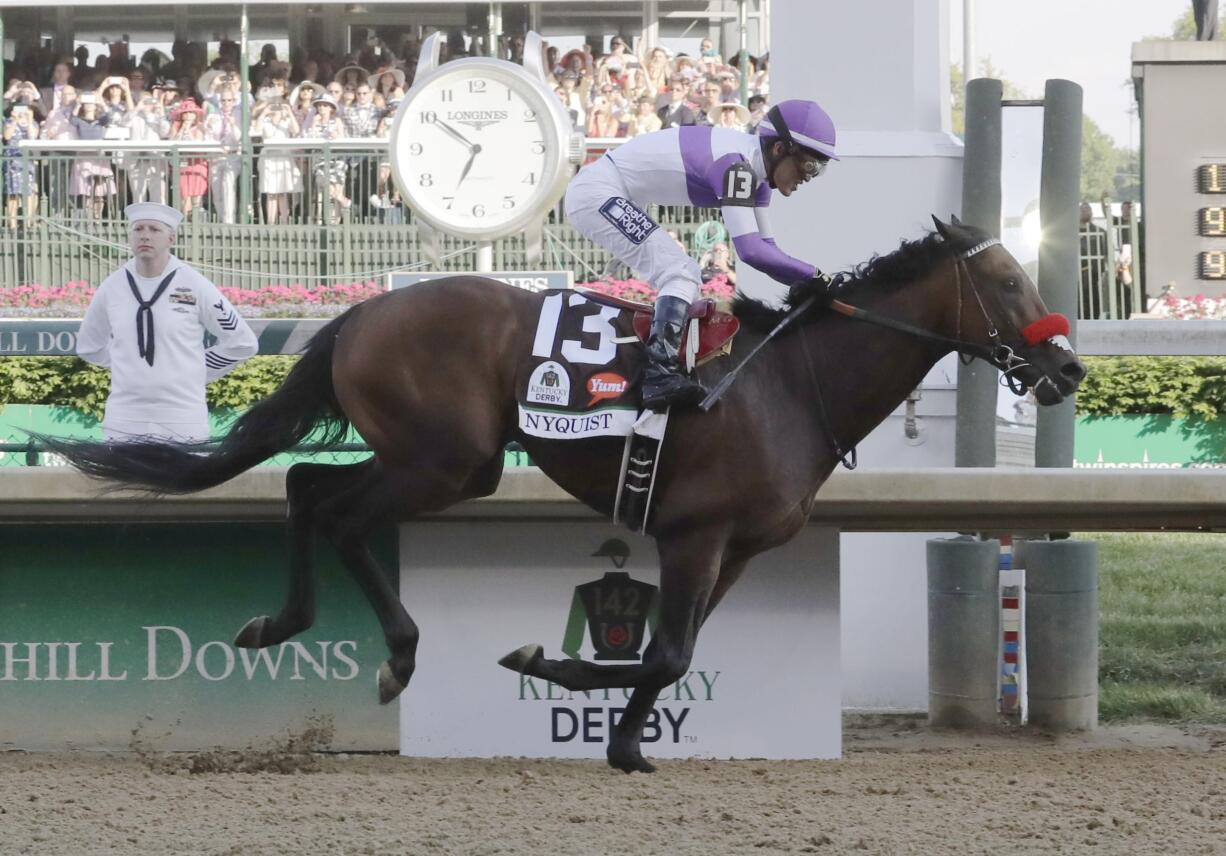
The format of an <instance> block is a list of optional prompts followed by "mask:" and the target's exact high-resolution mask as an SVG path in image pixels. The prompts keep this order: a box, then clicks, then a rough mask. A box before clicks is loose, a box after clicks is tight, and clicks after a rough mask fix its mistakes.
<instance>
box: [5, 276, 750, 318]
mask: <svg viewBox="0 0 1226 856" xmlns="http://www.w3.org/2000/svg"><path fill="white" fill-rule="evenodd" d="M579 287H580V288H588V289H591V290H593V291H599V292H602V293H604V294H609V295H612V296H614V297H621V298H624V299H626V300H636V301H639V302H642V303H652V302H654V301H655V299H656V290H655V289H654V288H653V287H652V286H651V285H650V284H648V283H646V282H643V281H642V280H637V279H625V280H621V279H605V280H596V281H594V282H584V283H579ZM95 290H96V289H95V287H94V286H92V285H90V284H89V283H86V282H80V281H78V282H68V283H65V284H63V285H51V286H47V285H18V286H13V287H11V288H0V316H3V317H8V318H80V317H81V316H83V315H84V314H85V309H86V307H88V306H89V302H90V300H91V299H93V296H94V291H95ZM383 291H384V288H383V286H382V285H380V284H379V283H377V282H375V281H373V280H370V281H367V282H351V283H346V284H337V285H316V286H307V285H301V284H297V283H295V284H293V285H268V286H264V287H262V288H231V287H229V286H221V293H222V294H224V295H225V296H226V298H227V299H229V301H230V302H231V303H233V304H234V305H235V307H236V308H237V309H238V311H239V314H240V315H242V316H243V317H244V318H334V317H336V316H337V315H339V314H341V313H342V312H344V311H345V310H346V309H348V308H349V307H350V306H353V305H354V304H356V303H361V302H362V301H363V300H366V299H367V298H370V297H374V296H375V295H377V294H382V293H383ZM702 296H703V297H712V298H714V299H716V300H719V301H724V302H730V301H731V300H732V298H733V297H735V296H736V289H735V287H734V286H733V285H732V284H731V283H729V282H728V279H727V277H725V276H717V277H715V278H714V279H712V280H711V281H710V282H707V283H705V284H704V285H703V287H702Z"/></svg>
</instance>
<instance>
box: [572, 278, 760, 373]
mask: <svg viewBox="0 0 1226 856" xmlns="http://www.w3.org/2000/svg"><path fill="white" fill-rule="evenodd" d="M575 290H576V291H578V292H580V293H582V294H583V296H584V297H586V298H587V299H588V300H590V301H592V302H593V303H599V304H602V305H604V306H616V307H617V308H618V309H626V310H629V311H630V312H633V313H634V320H633V324H634V333H635V335H637V336H638V337H639V340H640V341H641V342H643V343H644V344H646V342H647V339H648V338H650V336H651V316H652V313H653V312H654V311H655V308H654V307H653V306H652V305H651V304H650V303H639V302H638V301H635V300H623V299H622V298H620V297H613V296H611V295H608V294H604V293H602V292H599V291H594V290H592V289H587V288H577V289H575ZM687 319H688V321H689V323H687V324H686V325H685V330H684V332H683V333H682V334H681V353H682V354H683V355H685V358H686V365H687V367H688V368H693V367H694V366H700V365H702V364H703V363H705V362H707V361H708V360H713V359H715V358H716V357H719V356H722V355H724V354H727V353H729V352H730V351H731V350H732V337H733V336H735V335H736V334H737V331H738V330H739V329H740V328H741V322H740V321H738V320H737V319H736V316H734V315H733V314H732V313H730V312H720V311H719V310H718V309H716V308H715V301H714V300H711V299H710V298H703V299H701V300H695V301H694V302H693V303H691V304H690V311H689V314H688V316H687ZM695 325H697V330H698V348H697V350H692V349H691V347H690V345H689V338H690V334H691V333H692V332H693V331H694V329H695Z"/></svg>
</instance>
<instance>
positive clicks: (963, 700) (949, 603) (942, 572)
mask: <svg viewBox="0 0 1226 856" xmlns="http://www.w3.org/2000/svg"><path fill="white" fill-rule="evenodd" d="M927 548H928V722H929V723H930V724H932V725H934V726H938V727H946V728H973V727H983V726H990V725H995V724H996V723H997V721H998V714H997V704H996V684H997V664H996V652H997V648H998V639H999V638H1000V595H999V585H1000V583H999V577H1000V571H999V561H1000V558H999V557H1000V542H999V541H996V540H991V541H976V540H972V539H970V538H966V537H962V538H950V539H933V540H931V541H929V542H928V545H927Z"/></svg>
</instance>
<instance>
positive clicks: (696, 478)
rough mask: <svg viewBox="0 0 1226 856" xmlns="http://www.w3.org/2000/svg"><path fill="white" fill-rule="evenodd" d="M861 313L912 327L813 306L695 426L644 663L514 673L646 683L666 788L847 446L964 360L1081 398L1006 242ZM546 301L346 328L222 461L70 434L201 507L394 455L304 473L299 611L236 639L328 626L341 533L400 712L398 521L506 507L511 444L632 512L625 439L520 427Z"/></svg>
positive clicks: (753, 323) (1065, 353)
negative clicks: (303, 453)
mask: <svg viewBox="0 0 1226 856" xmlns="http://www.w3.org/2000/svg"><path fill="white" fill-rule="evenodd" d="M840 296H841V298H842V299H843V300H844V301H845V302H846V303H848V304H852V305H854V306H856V307H859V308H863V309H867V310H869V311H871V312H874V313H876V314H877V316H879V317H878V318H877V319H876V320H877V321H878V322H881V321H882V319H885V320H886V321H892V322H894V323H896V324H899V323H900V324H902V325H905V326H908V329H906V330H901V329H895V328H890V327H885V326H879V325H878V324H875V323H867V322H865V321H864V320H862V319H854V318H851V319H849V318H847V317H844V316H841V315H839V314H836V313H833V312H831V311H829V310H826V309H823V308H822V307H821V306H820V305H813V306H811V307H810V309H808V310H806V311H804V312H801V313H799V314H798V315H797V317H796V319H795V323H793V324H792V325H791V326H790V327H788V328H786V331H785V332H782V333H780V335H778V337H777V338H775V339H774V340H772V341H770V342H769V343H768V344H767V346H766V347H764V348H763V349H762V351H761V352H760V354H759V355H758V356H757V357H756V358H755V359H754V360H753V361H751V362H749V363H748V364H747V366H746V367H745V369H744V370H743V371H742V372H741V374H740V376H739V377H738V379H737V381H736V383H735V384H733V385H732V386H731V387H730V388H729V390H728V392H727V394H726V395H725V396H724V398H723V399H722V400H721V401H720V402H719V404H718V405H717V406H716V407H715V408H714V409H713V410H711V411H710V412H709V413H701V412H700V411H697V410H685V411H676V412H674V413H673V415H672V419H671V425H670V426H669V431H668V436H667V438H666V440H665V447H664V450H663V452H662V455H663V457H662V460H661V465H660V466H661V472H660V474H659V481H658V486H657V488H656V502H657V504H656V510H655V512H654V515H653V518H652V523H651V526H650V530H649V531H650V534H651V535H652V536H653V537H654V538H655V539H656V542H657V545H658V549H659V555H660V595H659V596H660V601H659V609H660V614H659V621H658V625H657V630H656V633H655V635H654V637H653V638H652V640H651V642H650V644H649V645H648V647H647V648H646V650H645V652H644V655H643V662H642V663H635V664H628V665H596V664H593V663H586V662H582V661H579V660H570V659H565V660H551V659H546V658H545V657H544V656H543V652H542V650H541V648H540V646H535V645H529V646H525V647H523V648H520V649H519V650H517V651H515V652H513V653H512V654H510V655H508V656H507V657H506V658H504V659H503V661H502V664H503V665H505V666H507V667H509V668H512V669H515V670H516V671H521V672H524V673H526V674H529V675H532V676H535V677H539V678H543V679H546V680H550V681H553V682H555V683H558V684H560V685H562V686H563V687H566V688H567V689H570V690H591V689H602V688H606V687H633V688H634V692H633V694H632V697H631V698H630V701H629V704H628V705H627V708H626V712H625V714H624V715H623V717H622V719H621V721H620V723H619V724H618V725H617V727H616V728H615V730H614V733H613V734H612V736H611V739H610V743H609V747H608V758H609V763H610V764H612V765H613V766H614V767H617V768H619V769H622V770H626V771H632V770H642V771H650V770H652V769H653V768H652V766H651V765H650V764H649V763H648V762H647V761H646V760H644V758H643V756H642V754H641V753H640V750H639V743H640V738H641V736H642V730H643V725H644V722H645V720H646V718H647V717H648V715H649V714H650V712H651V709H652V707H653V705H654V703H655V700H656V697H657V695H658V694H659V692H660V690H661V689H662V688H664V687H666V686H668V685H669V684H671V683H673V682H674V681H676V680H677V679H678V678H680V677H681V676H683V675H684V674H685V672H686V670H687V668H688V667H689V663H690V658H691V655H692V653H693V651H694V642H695V639H696V637H697V635H698V630H699V628H700V627H701V626H702V623H703V621H704V620H705V619H706V617H707V616H708V615H709V614H710V613H711V611H712V610H713V609H714V608H715V606H716V605H717V604H718V603H719V602H720V600H721V599H722V598H723V597H724V595H725V594H727V592H728V589H729V588H730V587H731V586H732V584H733V583H734V582H736V580H737V578H738V577H739V576H740V574H741V572H742V571H743V570H744V569H745V565H746V562H748V561H749V559H750V558H752V557H753V556H755V555H756V554H758V553H761V552H762V551H763V550H767V549H769V548H771V547H774V546H777V545H779V544H782V543H784V542H785V541H787V540H788V539H790V538H791V537H792V536H793V535H795V534H796V533H797V531H798V530H799V529H800V528H801V526H802V525H803V524H804V523H805V519H806V518H807V517H808V514H809V510H810V507H811V506H812V503H813V499H814V494H815V493H816V491H817V489H818V488H819V487H820V486H821V484H822V483H823V482H824V481H825V480H826V478H827V477H828V476H829V475H830V473H831V471H832V470H833V469H834V467H835V465H836V463H837V461H838V454H837V453H836V449H850V448H851V447H853V446H854V445H855V444H856V443H857V442H858V441H860V440H861V439H862V438H863V437H864V436H865V435H866V434H868V433H869V431H871V430H872V429H873V428H874V427H875V426H876V425H877V424H878V423H880V422H881V421H882V420H883V419H885V417H886V416H888V415H889V414H890V413H891V412H892V411H893V410H894V409H895V408H896V407H897V406H898V405H899V404H900V403H901V402H902V401H903V399H904V398H905V397H906V395H907V393H908V392H909V391H911V390H912V389H914V388H916V387H917V386H918V385H919V383H920V381H921V380H922V379H923V377H924V375H925V374H926V373H927V372H928V370H929V369H930V368H931V367H932V366H933V365H934V364H935V363H936V361H937V360H938V359H940V358H941V357H942V356H943V355H944V354H947V353H949V352H950V351H951V350H955V349H956V350H960V351H962V352H964V353H967V354H972V355H978V356H982V357H985V358H987V359H989V360H991V361H994V362H996V363H997V364H998V365H999V366H1000V367H1001V368H1005V369H1009V370H1010V375H1011V376H1012V378H1013V379H1014V381H1015V383H1017V384H1020V385H1023V386H1025V387H1028V388H1033V389H1034V391H1035V394H1036V397H1037V398H1038V400H1039V402H1040V403H1041V404H1052V403H1055V402H1058V401H1061V400H1062V399H1063V398H1064V397H1065V396H1067V395H1069V394H1070V393H1071V392H1073V391H1074V390H1075V389H1076V387H1077V385H1078V383H1079V382H1080V381H1081V379H1082V377H1084V375H1085V367H1084V366H1083V365H1082V364H1081V362H1079V361H1078V359H1077V357H1076V356H1075V355H1074V354H1073V353H1072V351H1071V350H1069V349H1068V347H1067V341H1065V340H1063V339H1062V338H1061V337H1060V336H1059V335H1058V334H1059V333H1061V332H1066V331H1067V322H1064V321H1063V319H1062V318H1060V316H1049V315H1048V312H1047V310H1046V308H1045V307H1044V305H1043V302H1042V301H1041V300H1040V298H1039V295H1038V292H1037V290H1036V289H1035V287H1034V284H1033V283H1032V282H1031V281H1030V280H1029V278H1028V277H1027V276H1026V274H1025V273H1024V272H1023V271H1022V269H1021V267H1019V265H1018V264H1017V262H1016V261H1015V260H1014V259H1013V258H1012V256H1010V255H1009V253H1008V252H1007V251H1006V250H1005V249H1004V248H1003V247H1001V246H1000V245H999V244H997V243H995V242H992V241H989V239H988V236H987V235H986V234H984V233H982V232H980V231H977V230H974V229H971V228H969V227H966V226H963V225H960V224H958V223H957V221H956V220H955V221H954V222H953V224H950V225H947V224H943V223H941V222H939V221H937V233H936V234H931V235H929V236H927V237H925V238H923V239H921V240H918V241H913V242H906V243H904V244H903V245H902V247H901V248H900V249H899V250H898V251H896V252H894V253H891V254H889V255H886V256H882V257H879V258H874V259H873V260H871V261H870V262H868V263H866V264H864V265H861V266H860V267H859V268H857V269H856V270H854V271H852V272H850V273H849V274H847V275H845V278H844V285H843V287H842V290H841V292H840ZM809 297H810V295H807V294H805V293H803V291H799V292H794V293H793V294H792V295H791V296H790V298H789V305H788V306H787V307H785V308H784V309H783V310H772V309H769V308H767V307H766V306H764V305H763V304H760V303H756V302H753V301H745V300H742V301H739V302H738V305H737V309H736V311H737V314H738V316H739V317H740V318H741V320H742V324H743V325H744V326H743V330H742V333H741V334H740V336H739V338H738V339H737V340H736V343H735V344H736V347H735V351H734V356H733V359H739V358H740V355H743V354H745V353H747V352H748V350H749V349H750V348H751V347H753V346H754V345H756V344H758V343H759V342H761V341H762V340H763V337H764V335H765V333H766V331H769V330H771V329H772V328H774V327H775V326H776V324H778V322H779V321H780V319H781V318H782V317H784V314H785V313H786V312H787V311H788V310H789V309H794V308H797V307H800V306H802V305H803V304H804V303H805V302H806V300H807V299H808V298H809ZM541 300H542V295H540V294H533V293H530V292H527V291H521V290H518V289H515V288H510V287H504V286H502V285H499V284H497V283H494V282H492V281H489V280H485V279H481V278H477V277H455V278H450V279H444V280H437V281H435V282H432V283H429V284H423V285H419V286H415V287H413V288H409V289H404V290H403V291H396V292H392V293H389V294H385V295H382V296H380V297H377V298H373V299H371V300H368V301H366V302H365V303H363V304H361V305H359V306H356V307H354V308H353V309H351V310H349V311H348V312H346V313H345V314H344V315H342V316H340V317H339V318H336V319H335V320H333V321H332V322H330V323H329V324H328V325H327V326H325V327H324V328H323V329H322V330H321V331H320V332H319V333H318V335H316V336H315V337H314V338H313V339H312V340H311V342H310V344H309V345H308V347H307V349H306V351H305V353H304V354H303V356H302V358H301V360H300V361H299V362H298V363H297V365H296V366H295V368H294V369H293V371H291V372H290V374H289V376H288V377H287V378H286V380H285V383H284V384H283V385H282V386H281V387H280V388H279V389H278V390H277V391H276V392H274V393H273V394H272V395H271V396H269V397H268V398H267V399H265V400H264V401H262V402H260V403H259V404H257V405H255V406H253V407H252V408H251V409H250V410H248V411H247V412H246V413H245V414H244V415H243V416H242V417H241V418H240V419H239V420H238V421H237V422H236V423H235V425H234V427H233V428H232V429H231V430H230V432H229V433H228V434H227V435H226V436H225V438H224V439H223V440H222V442H221V445H220V447H219V448H218V449H217V450H215V451H213V452H212V453H210V454H208V455H200V454H193V453H192V451H191V450H190V449H188V448H184V447H180V446H176V445H172V444H165V443H157V442H139V443H125V444H104V443H88V442H70V441H63V440H51V439H49V438H48V439H49V442H50V444H51V446H52V447H53V448H54V449H55V450H56V451H59V452H61V453H63V454H65V455H66V456H67V457H68V458H69V459H71V461H72V462H73V463H74V464H75V465H76V466H77V467H79V468H80V469H82V470H83V471H85V472H87V473H90V474H92V475H95V476H99V477H102V478H106V479H112V480H117V481H119V482H122V483H126V484H132V485H138V486H143V487H145V488H148V489H151V490H153V491H156V492H162V493H186V492H191V491H197V490H201V489H203V488H207V487H211V486H213V485H217V484H220V483H222V482H224V481H226V480H228V479H231V478H233V477H234V476H236V475H238V474H239V473H241V472H243V471H244V470H247V469H249V468H251V467H253V466H255V465H256V464H259V463H260V462H261V461H263V460H265V459H266V458H268V457H270V456H271V455H273V454H275V453H277V452H280V451H283V450H285V449H287V448H289V447H291V446H293V445H295V444H296V443H298V442H300V441H302V440H303V439H304V438H305V437H306V436H307V435H308V434H309V433H311V432H312V431H313V430H316V429H320V428H323V429H326V431H327V433H329V434H330V435H331V436H332V437H337V436H339V435H340V434H341V432H343V431H344V429H345V426H346V424H347V423H352V424H353V425H354V426H355V427H356V429H357V430H358V432H359V433H360V434H361V436H362V437H363V438H364V439H365V440H366V442H367V443H369V444H370V447H371V448H372V449H373V450H374V457H373V458H372V459H371V460H368V461H365V462H363V463H359V464H352V465H348V466H332V465H324V464H298V465H297V466H294V467H293V468H291V470H290V471H289V475H288V477H287V484H286V490H287V495H288V500H289V532H290V548H291V557H290V586H289V595H288V600H287V603H286V605H285V607H284V608H283V609H282V611H281V612H280V613H279V614H278V615H276V616H274V617H267V616H264V617H259V618H255V619H252V620H251V621H250V622H248V624H247V625H246V626H245V627H243V628H242V630H241V631H239V634H238V637H237V639H236V640H235V644H236V645H240V646H245V647H250V648H259V647H265V646H269V645H276V644H278V643H281V642H284V641H285V640H287V639H289V638H290V637H291V636H293V635H294V634H296V633H299V632H301V631H303V630H305V629H306V628H308V627H310V626H311V624H312V621H313V619H314V615H315V602H314V601H315V592H314V584H313V570H312V552H313V543H314V535H315V533H316V532H317V531H318V532H322V533H323V534H324V535H326V536H327V537H328V539H329V540H330V541H331V542H332V544H333V545H335V547H336V549H337V551H338V552H339V553H340V556H341V558H342V560H343V562H344V564H345V566H346V567H347V568H348V569H349V571H350V572H351V573H352V575H353V576H354V578H355V579H356V580H357V582H358V584H359V585H360V586H361V587H362V589H363V591H364V592H365V594H366V597H367V598H368V599H369V601H370V603H371V605H372V606H373V607H374V609H375V611H376V613H377V614H378V617H379V621H380V622H381V624H382V627H383V631H384V634H385V636H386V640H387V646H388V650H389V652H390V657H389V658H388V660H387V661H386V662H385V663H384V664H383V666H382V667H381V669H380V672H379V696H380V700H381V701H382V702H388V701H390V700H392V699H394V698H395V697H396V696H398V695H399V694H400V692H401V691H402V690H404V688H405V686H406V685H407V684H408V682H409V678H410V677H411V676H412V674H413V669H414V665H415V653H416V649H417V640H418V631H417V626H416V625H415V624H414V623H413V620H412V619H411V618H410V617H409V614H408V613H407V612H406V611H405V609H404V607H403V605H402V604H401V603H400V601H399V599H398V597H397V594H396V592H395V590H394V589H393V588H392V586H391V584H390V583H389V581H388V577H387V576H386V575H385V574H384V573H383V571H382V570H381V569H380V568H379V567H378V566H377V565H376V563H375V560H374V558H373V557H372V555H371V553H370V551H369V550H368V548H367V544H366V539H367V536H368V535H369V534H370V533H371V531H372V530H373V529H374V528H375V527H376V526H378V525H380V524H384V523H386V522H389V521H404V520H409V519H411V518H413V517H415V516H417V515H419V514H421V513H423V512H430V511H439V510H442V509H444V508H447V507H448V506H450V505H453V504H455V503H457V502H460V501H461V500H465V499H471V498H474V497H481V496H488V495H489V494H491V493H493V492H494V490H495V488H496V487H497V485H498V481H499V478H500V476H501V473H502V466H503V447H504V446H506V444H507V443H508V442H510V441H512V440H517V441H519V442H520V443H521V444H523V446H524V448H525V449H527V451H528V453H529V454H530V455H531V457H532V460H533V461H535V462H536V463H537V464H538V465H539V466H540V467H541V469H542V470H544V472H545V473H547V474H548V475H549V476H550V477H551V478H552V479H554V480H555V481H556V482H557V483H558V484H559V485H561V486H562V487H563V488H564V489H565V490H567V491H568V492H569V493H571V494H573V495H574V496H575V497H577V498H578V499H580V500H582V501H583V502H585V503H587V504H588V505H590V506H591V507H592V508H594V509H596V510H597V511H599V512H601V513H603V514H606V515H607V514H611V513H612V510H613V503H614V494H615V490H616V487H617V478H618V470H619V464H620V462H621V457H622V448H623V441H622V440H621V439H619V438H597V439H588V440H566V441H557V440H544V439H540V438H535V437H526V436H522V435H521V434H520V433H519V431H518V428H517V424H518V423H517V419H516V414H517V411H516V401H515V394H516V390H517V389H519V388H522V387H523V385H524V383H525V382H526V377H525V375H526V373H527V372H528V370H529V360H528V357H529V354H530V352H531V351H532V344H533V335H534V330H535V327H536V324H537V319H538V315H539V310H540V306H541ZM1061 322H1062V323H1061ZM732 362H733V360H716V361H714V362H712V363H709V364H707V365H706V366H705V367H703V368H702V369H700V374H701V375H702V378H703V380H704V382H706V383H707V384H713V383H715V382H716V381H718V380H719V378H720V377H721V376H722V375H723V374H724V373H726V372H727V371H728V370H729V367H730V366H731V364H732ZM822 413H825V414H826V415H825V417H824V418H823V416H822V415H821V414H822Z"/></svg>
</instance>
